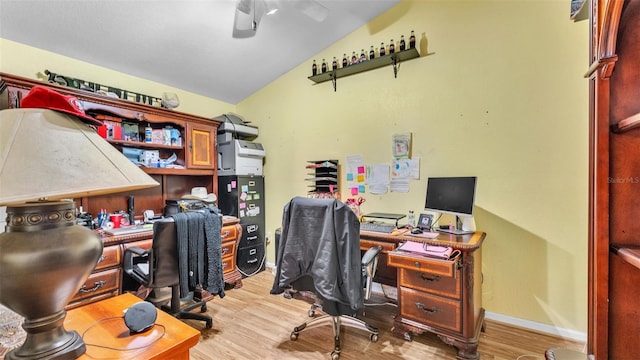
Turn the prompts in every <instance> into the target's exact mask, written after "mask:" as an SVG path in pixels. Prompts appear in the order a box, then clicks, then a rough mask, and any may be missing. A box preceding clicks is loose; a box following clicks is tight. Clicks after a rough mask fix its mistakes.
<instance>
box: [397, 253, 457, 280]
mask: <svg viewBox="0 0 640 360" xmlns="http://www.w3.org/2000/svg"><path fill="white" fill-rule="evenodd" d="M459 257H460V255H458V256H456V257H455V258H453V259H450V260H443V259H437V258H432V257H427V256H422V255H419V254H415V253H409V252H404V251H392V252H390V253H389V256H388V258H387V264H388V265H389V266H394V267H397V268H401V269H408V270H418V271H423V272H428V273H431V274H434V275H440V276H446V277H455V275H456V269H457V266H458V258H459Z"/></svg>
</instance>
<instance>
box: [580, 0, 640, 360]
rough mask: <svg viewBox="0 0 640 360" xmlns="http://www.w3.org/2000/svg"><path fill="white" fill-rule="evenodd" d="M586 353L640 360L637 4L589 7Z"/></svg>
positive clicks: (607, 2)
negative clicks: (587, 310)
mask: <svg viewBox="0 0 640 360" xmlns="http://www.w3.org/2000/svg"><path fill="white" fill-rule="evenodd" d="M590 24H591V28H590V37H591V49H590V64H591V66H590V67H589V71H588V73H587V76H588V77H589V78H590V139H589V143H590V154H589V159H590V162H589V176H590V182H589V191H590V193H589V295H588V296H589V297H588V309H589V314H588V339H587V347H588V349H587V351H588V354H589V355H590V358H593V359H596V360H606V359H611V360H627V359H629V360H631V359H640V0H592V3H591V15H590Z"/></svg>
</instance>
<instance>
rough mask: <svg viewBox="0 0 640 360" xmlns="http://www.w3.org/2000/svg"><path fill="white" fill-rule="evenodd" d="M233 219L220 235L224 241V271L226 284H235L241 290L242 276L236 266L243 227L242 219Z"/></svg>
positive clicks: (226, 224)
mask: <svg viewBox="0 0 640 360" xmlns="http://www.w3.org/2000/svg"><path fill="white" fill-rule="evenodd" d="M233 219H234V220H233V222H227V223H225V225H224V226H223V227H222V230H221V234H220V236H221V239H222V268H223V270H222V271H223V272H224V282H225V283H227V284H234V286H235V287H236V288H240V287H242V275H241V274H240V271H238V267H237V265H236V254H237V253H238V246H239V243H240V238H241V237H242V226H241V225H240V219H238V218H233Z"/></svg>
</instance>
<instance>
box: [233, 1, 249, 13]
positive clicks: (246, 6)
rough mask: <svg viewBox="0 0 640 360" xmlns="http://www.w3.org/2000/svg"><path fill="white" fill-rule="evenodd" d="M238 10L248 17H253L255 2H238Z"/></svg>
mask: <svg viewBox="0 0 640 360" xmlns="http://www.w3.org/2000/svg"><path fill="white" fill-rule="evenodd" d="M236 9H238V10H240V11H241V12H243V13H245V14H247V15H251V9H253V0H240V1H238V6H237V7H236Z"/></svg>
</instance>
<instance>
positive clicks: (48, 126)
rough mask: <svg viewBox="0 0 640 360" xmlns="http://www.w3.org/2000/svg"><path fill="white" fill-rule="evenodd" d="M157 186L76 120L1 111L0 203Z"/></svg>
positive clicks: (58, 115)
mask: <svg viewBox="0 0 640 360" xmlns="http://www.w3.org/2000/svg"><path fill="white" fill-rule="evenodd" d="M158 185H159V184H158V183H157V182H156V181H155V180H154V179H152V178H151V177H150V176H149V175H147V174H146V173H145V172H144V171H142V170H141V169H139V168H138V167H137V166H136V165H135V164H133V163H132V162H131V161H129V160H128V159H127V158H126V157H125V156H124V155H122V153H120V152H119V151H118V150H117V149H116V148H114V147H113V146H112V145H111V144H109V143H108V142H107V141H106V140H105V139H103V138H101V137H100V136H99V135H98V134H97V133H96V132H95V131H94V130H93V129H91V128H90V127H89V126H87V125H86V124H85V123H83V122H82V121H80V120H79V119H78V118H77V117H75V116H71V115H67V114H65V113H61V112H56V111H53V110H45V109H9V110H2V111H0V205H12V204H18V203H24V202H26V201H34V200H39V199H43V198H46V199H48V200H58V199H64V198H76V197H86V196H96V195H104V194H110V193H116V192H123V191H132V190H137V189H143V188H148V187H152V186H158Z"/></svg>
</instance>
